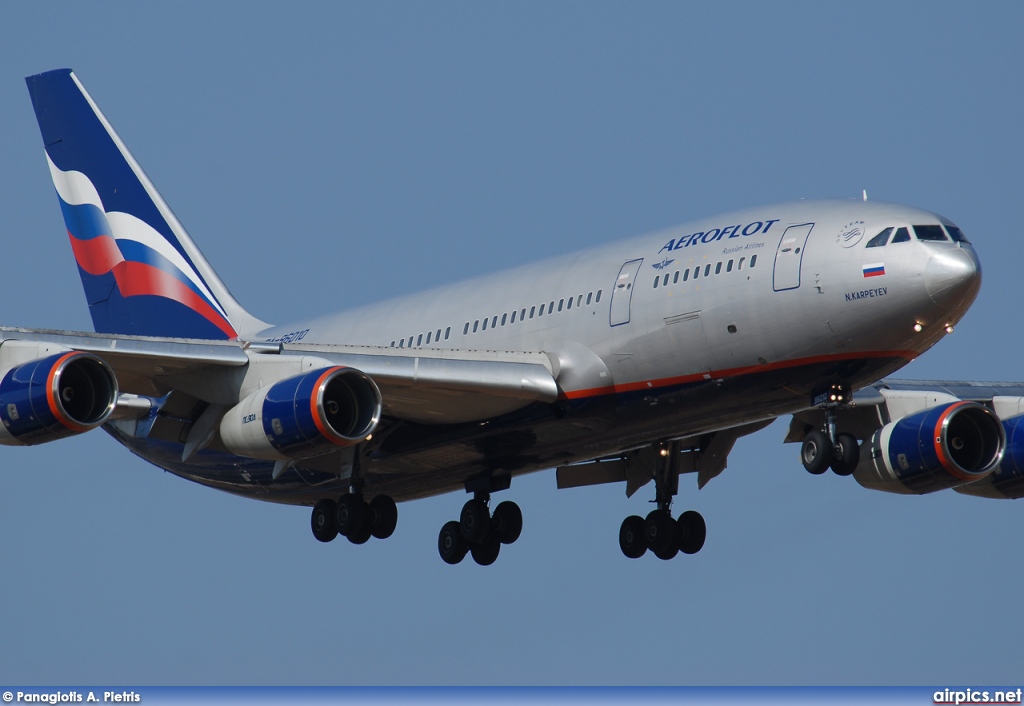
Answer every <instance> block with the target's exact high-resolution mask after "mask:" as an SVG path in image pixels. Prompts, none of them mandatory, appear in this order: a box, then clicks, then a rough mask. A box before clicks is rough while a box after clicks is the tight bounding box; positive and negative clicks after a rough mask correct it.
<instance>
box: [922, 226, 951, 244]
mask: <svg viewBox="0 0 1024 706" xmlns="http://www.w3.org/2000/svg"><path fill="white" fill-rule="evenodd" d="M914 232H915V233H916V234H917V239H918V240H926V241H932V242H937V243H948V242H949V238H948V237H946V231H944V230H942V226H914Z"/></svg>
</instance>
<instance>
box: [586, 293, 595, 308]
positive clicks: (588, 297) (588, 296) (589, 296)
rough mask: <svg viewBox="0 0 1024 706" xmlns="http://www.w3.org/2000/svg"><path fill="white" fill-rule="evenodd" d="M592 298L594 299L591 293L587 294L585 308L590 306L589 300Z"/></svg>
mask: <svg viewBox="0 0 1024 706" xmlns="http://www.w3.org/2000/svg"><path fill="white" fill-rule="evenodd" d="M593 298H594V293H593V292H588V293H587V306H590V300H591V299H593Z"/></svg>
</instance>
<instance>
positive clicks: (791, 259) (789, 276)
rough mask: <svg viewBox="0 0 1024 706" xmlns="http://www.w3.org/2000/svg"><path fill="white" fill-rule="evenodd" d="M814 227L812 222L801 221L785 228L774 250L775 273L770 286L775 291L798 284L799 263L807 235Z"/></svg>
mask: <svg viewBox="0 0 1024 706" xmlns="http://www.w3.org/2000/svg"><path fill="white" fill-rule="evenodd" d="M812 228H814V224H813V223H802V224H800V225H798V226H790V227H789V228H786V232H785V233H783V234H782V239H781V240H780V241H779V249H778V250H776V251H775V275H774V278H773V279H772V286H773V287H774V289H775V291H776V292H782V291H784V290H787V289H796V288H797V287H799V286H800V263H801V262H803V259H804V247H805V246H806V245H807V236H808V235H810V234H811V229H812Z"/></svg>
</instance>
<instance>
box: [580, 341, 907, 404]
mask: <svg viewBox="0 0 1024 706" xmlns="http://www.w3.org/2000/svg"><path fill="white" fill-rule="evenodd" d="M919 355H920V353H918V352H917V351H865V352H861V353H843V354H836V355H817V356H811V357H808V358H795V359H793V360H783V361H778V362H776V363H766V364H764V365H749V366H746V367H742V368H728V369H725V370H716V371H709V372H707V373H697V374H696V375H680V376H678V377H670V378H659V379H657V380H641V381H640V382H627V383H623V384H621V385H608V386H606V387H592V388H589V389H587V390H571V391H569V392H566V393H563V397H564V399H569V400H576V399H584V398H587V397H598V396H600V395H608V394H619V393H623V392H636V391H637V390H652V389H655V388H659V387H671V386H673V385H685V384H686V383H690V382H700V381H703V380H718V379H724V378H733V377H740V376H742V375H750V374H752V373H767V372H772V371H775V370H784V369H786V368H798V367H801V366H804V365H814V364H816V363H835V362H839V361H843V360H858V359H860V358H906V359H907V362H910V361H912V360H914V359H915V358H917V356H919Z"/></svg>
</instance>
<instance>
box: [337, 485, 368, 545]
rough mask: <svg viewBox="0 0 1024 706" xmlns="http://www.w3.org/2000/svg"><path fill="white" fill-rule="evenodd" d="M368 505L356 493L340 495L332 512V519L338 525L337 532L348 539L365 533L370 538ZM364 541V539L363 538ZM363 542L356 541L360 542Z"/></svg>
mask: <svg viewBox="0 0 1024 706" xmlns="http://www.w3.org/2000/svg"><path fill="white" fill-rule="evenodd" d="M369 514H370V507H369V505H367V504H366V503H365V502H363V499H362V498H361V497H359V496H358V495H352V494H351V493H350V494H348V495H342V496H341V499H340V500H338V509H337V511H336V512H335V514H334V521H335V522H336V523H337V526H338V534H342V535H345V536H346V537H348V538H349V539H351V538H352V537H353V536H355V537H360V536H362V535H363V534H364V530H365V534H366V538H367V539H369V538H370V533H369V529H370V519H371V518H370V517H368V515H369ZM363 541H364V542H365V541H366V540H365V539H364V540H363ZM362 543H363V542H356V544H362Z"/></svg>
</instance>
